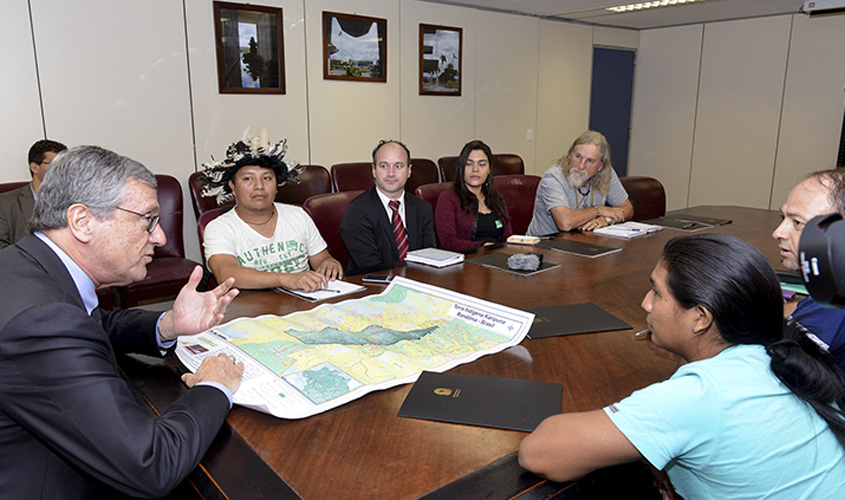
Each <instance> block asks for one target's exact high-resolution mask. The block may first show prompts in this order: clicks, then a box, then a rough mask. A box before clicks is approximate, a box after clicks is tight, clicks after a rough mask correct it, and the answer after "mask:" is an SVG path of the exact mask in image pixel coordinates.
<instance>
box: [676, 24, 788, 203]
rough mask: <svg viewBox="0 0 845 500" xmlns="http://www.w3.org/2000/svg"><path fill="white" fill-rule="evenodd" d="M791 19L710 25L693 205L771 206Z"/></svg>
mask: <svg viewBox="0 0 845 500" xmlns="http://www.w3.org/2000/svg"><path fill="white" fill-rule="evenodd" d="M791 21H792V16H778V17H767V18H760V19H750V20H743V21H732V22H723V23H713V24H708V25H706V26H705V28H704V48H703V50H702V60H701V78H700V79H699V91H698V115H697V117H696V126H695V137H694V139H693V156H692V175H691V178H690V196H689V203H690V205H704V204H708V203H713V204H721V205H730V204H737V205H739V204H741V205H743V206H749V207H757V208H768V207H769V193H770V191H771V185H772V176H773V174H774V164H775V152H776V150H777V132H778V122H779V117H780V107H781V99H782V96H783V85H784V76H785V71H786V55H787V50H788V47H789V31H790V25H791Z"/></svg>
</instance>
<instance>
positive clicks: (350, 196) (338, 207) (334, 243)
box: [303, 190, 363, 269]
mask: <svg viewBox="0 0 845 500" xmlns="http://www.w3.org/2000/svg"><path fill="white" fill-rule="evenodd" d="M362 192H363V191H360V190H357V191H341V192H339V193H329V194H318V195H317V196H312V197H310V198H308V199H307V200H305V204H304V205H303V208H304V209H305V211H306V212H308V215H310V216H311V219H312V220H313V221H314V224H315V225H316V226H317V229H318V230H319V231H320V235H322V236H323V239H324V240H326V244H327V245H328V246H329V253H330V254H332V257H334V258H335V259H337V260H338V261H339V262H340V264H341V266H343V268H344V269H346V264H347V263H348V262H349V253H348V252H347V251H346V246H344V244H343V240H342V239H341V238H340V222H341V220H343V212H345V211H346V206H347V205H349V202H350V201H352V200H354V199H355V197H356V196H358V195H359V194H361V193H362Z"/></svg>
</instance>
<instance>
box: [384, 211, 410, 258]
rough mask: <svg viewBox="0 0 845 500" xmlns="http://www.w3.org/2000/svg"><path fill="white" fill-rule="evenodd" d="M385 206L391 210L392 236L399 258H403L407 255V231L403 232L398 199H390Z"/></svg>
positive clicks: (403, 227)
mask: <svg viewBox="0 0 845 500" xmlns="http://www.w3.org/2000/svg"><path fill="white" fill-rule="evenodd" d="M387 206H388V207H390V209H391V210H393V237H394V238H395V239H396V249H397V250H399V260H405V256H406V255H408V233H406V232H405V226H404V225H403V224H402V218H401V217H399V201H398V200H390V202H388V204H387Z"/></svg>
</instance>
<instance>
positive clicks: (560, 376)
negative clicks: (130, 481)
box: [121, 207, 781, 500]
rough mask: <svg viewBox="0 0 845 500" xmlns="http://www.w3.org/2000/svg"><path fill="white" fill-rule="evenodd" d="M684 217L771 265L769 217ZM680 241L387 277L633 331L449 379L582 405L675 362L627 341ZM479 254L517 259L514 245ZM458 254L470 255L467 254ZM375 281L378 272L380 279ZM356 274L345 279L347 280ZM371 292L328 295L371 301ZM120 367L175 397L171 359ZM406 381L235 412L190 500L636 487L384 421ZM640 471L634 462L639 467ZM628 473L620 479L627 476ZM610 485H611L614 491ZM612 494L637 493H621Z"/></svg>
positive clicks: (500, 434) (257, 303) (164, 403)
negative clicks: (508, 266)
mask: <svg viewBox="0 0 845 500" xmlns="http://www.w3.org/2000/svg"><path fill="white" fill-rule="evenodd" d="M684 212H688V213H695V214H698V215H704V216H708V217H716V218H722V219H731V220H733V223H732V224H728V225H725V226H721V227H715V228H712V229H705V230H703V231H702V232H721V233H727V234H733V235H736V236H740V237H742V238H744V239H746V240H748V241H750V242H751V243H753V244H754V245H755V246H757V248H759V249H760V250H761V251H763V253H764V254H765V255H766V256H767V257H768V258H769V260H770V262H772V264H773V265H774V266H775V267H776V268H780V267H781V266H780V264H779V256H778V250H777V244H776V242H775V241H774V240H772V238H771V236H770V234H771V232H772V230H773V229H774V228H775V227H776V225H777V224H778V223H779V222H780V219H779V216H778V214H777V212H773V211H766V210H759V209H750V208H740V207H696V208H691V209H686V210H684ZM686 234H689V233H685V232H683V231H677V230H672V229H664V230H663V231H660V232H657V233H654V234H651V235H648V236H645V237H642V238H636V239H632V240H621V239H614V238H607V237H600V236H596V235H592V234H577V233H571V234H569V233H568V234H565V235H563V236H561V238H568V239H573V240H579V241H584V242H592V243H597V244H600V245H605V246H612V247H620V248H622V251H621V252H616V253H613V254H610V255H606V256H602V257H598V258H585V257H581V256H577V255H573V254H567V253H563V252H558V251H554V250H545V249H533V250H532V251H539V252H542V253H543V254H544V260H545V261H546V262H551V263H556V264H560V266H559V267H557V268H554V269H551V270H548V271H545V272H542V273H539V274H535V275H532V276H521V275H517V274H513V273H509V272H505V271H501V270H496V269H490V268H487V267H483V266H480V265H475V264H472V263H469V262H465V263H464V264H461V265H456V266H451V267H447V268H443V269H435V268H431V267H426V266H419V265H414V264H411V265H409V266H407V267H401V268H397V269H394V270H392V271H391V273H392V274H397V275H402V276H405V277H407V278H410V279H413V280H417V281H421V282H425V283H430V284H432V285H436V286H439V287H443V288H447V289H450V290H455V291H459V292H462V293H465V294H468V295H473V296H476V297H481V298H484V299H486V300H489V301H492V302H495V303H499V304H503V305H506V306H510V307H515V308H520V309H529V308H535V307H542V306H551V305H564V304H577V303H583V302H592V303H594V304H596V305H598V306H599V307H601V308H603V309H605V310H606V311H608V312H610V313H612V314H614V315H615V316H617V317H619V318H620V319H622V320H624V321H626V322H627V323H629V324H630V325H632V326H633V330H623V331H616V332H602V333H592V334H581V335H570V336H563V337H551V338H542V339H530V338H526V339H525V340H524V341H523V342H522V343H521V344H519V345H518V346H515V347H512V348H509V349H507V350H505V351H503V352H500V353H497V354H493V355H489V356H485V357H482V358H480V359H478V360H476V361H473V362H471V363H468V364H464V365H461V366H458V367H456V368H454V369H453V370H451V372H453V373H460V374H472V375H495V376H500V377H510V378H517V379H526V380H537V381H544V382H556V383H560V384H562V386H563V401H562V408H561V410H562V411H564V412H572V411H582V410H593V409H597V408H601V407H604V406H606V405H608V404H611V403H613V402H616V401H618V400H620V399H622V398H624V397H625V396H627V395H628V394H630V393H631V392H633V391H634V390H636V389H639V388H642V387H644V386H646V385H649V384H651V383H654V382H657V381H660V380H663V379H665V378H667V377H668V376H669V375H671V374H672V373H673V372H674V370H675V369H676V368H677V366H678V363H677V360H675V359H673V358H672V357H671V356H668V355H665V353H663V352H661V351H660V350H658V349H656V348H655V347H654V346H653V345H649V344H650V341H638V340H635V336H634V333H635V332H637V331H640V330H643V329H645V328H646V322H645V316H646V314H645V312H644V311H643V310H642V309H641V308H640V303H641V301H642V298H643V296H644V295H645V293H646V292H647V291H648V290H649V288H650V284H649V274H650V273H651V270H652V269H653V267H654V265H655V264H656V262H657V261H658V259H659V257H660V251H661V249H662V247H663V245H664V244H665V243H666V242H667V241H668V240H669V239H671V238H672V237H675V236H683V235H686ZM489 251H500V252H507V253H522V252H525V251H528V248H526V247H523V246H515V245H505V246H502V247H499V248H494V249H493V250H489ZM467 257H468V258H469V259H471V258H472V255H468V256H467ZM383 274H387V273H383ZM360 280H361V277H360V276H358V277H353V278H350V279H349V281H352V282H355V283H360V282H361V281H360ZM382 290H383V286H381V285H369V284H368V285H367V290H366V291H365V292H360V293H358V294H356V295H347V296H344V297H342V298H339V299H336V300H337V301H340V300H347V299H350V298H355V297H361V296H365V295H367V294H377V293H380V292H381V291H382ZM314 306H315V304H311V303H308V302H306V301H304V300H301V299H298V298H295V297H292V296H289V295H287V294H281V293H278V292H274V291H261V292H242V295H240V296H239V297H237V298H236V299H235V300H234V301H233V302H232V304H231V305H230V306H229V309H228V311H227V313H226V320H225V321H229V320H232V319H235V318H238V317H244V316H248V317H254V316H259V315H262V314H275V315H286V314H289V313H292V312H295V311H300V310H305V309H310V308H312V307H314ZM121 367H122V369H123V370H124V372H125V374H126V376H127V378H128V379H129V380H130V381H131V383H132V384H133V385H134V386H135V388H136V389H137V390H138V392H139V394H140V396H141V397H143V398H144V400H145V401H146V402H147V403H148V404H149V405H150V407H151V408H152V409H154V411H157V412H162V411H164V410H166V409H167V407H168V405H169V404H170V403H172V401H173V400H175V399H176V397H178V396H179V394H181V393H182V392H184V391H185V390H186V389H185V387H184V385H183V384H182V382H181V381H180V380H179V378H178V376H177V373H176V371H177V370H178V368H180V363H179V362H178V361H176V360H165V361H162V360H154V359H152V358H146V357H142V356H129V357H125V358H123V359H121ZM410 388H411V385H410V384H406V385H403V386H399V387H395V388H392V389H388V390H384V391H377V392H373V393H369V394H367V395H365V396H363V397H362V398H360V399H357V400H355V401H353V402H350V403H348V404H346V405H344V406H341V407H338V408H336V409H333V410H329V411H327V412H325V413H322V414H319V415H315V416H312V417H309V418H306V419H303V420H282V419H278V418H275V417H272V416H270V415H266V414H263V413H259V412H257V411H253V410H250V409H246V408H242V407H235V408H234V409H233V410H232V412H231V414H230V415H229V417H228V419H227V426H225V427H224V429H223V430H221V432H220V435H219V436H218V437H217V440H216V441H215V443H214V444H213V445H212V448H211V449H210V450H209V452H208V454H207V456H206V457H205V458H204V460H203V461H202V462H201V464H200V466H199V467H198V468H197V469H196V470H195V471H194V473H193V474H192V476H191V478H190V482H191V487H192V488H194V489H195V490H196V491H197V494H198V497H199V498H228V499H232V500H235V499H250V500H256V499H261V498H282V499H285V498H304V499H323V498H331V499H344V498H348V499H364V498H365V499H387V498H389V499H405V498H425V499H439V498H444V499H446V498H489V499H505V498H520V499H527V498H551V497H554V498H590V497H595V496H596V495H597V494H596V493H595V491H594V490H591V488H597V487H607V485H608V484H610V485H613V486H615V487H617V488H628V487H629V486H628V485H627V484H626V482H628V481H633V479H630V478H631V477H637V478H638V479H637V480H640V481H646V482H648V479H647V478H645V479H644V478H643V477H642V474H641V473H640V472H638V471H634V472H631V471H630V470H628V469H625V468H624V467H623V468H617V469H609V470H605V471H599V472H598V473H596V475H595V478H592V479H591V476H587V478H585V479H582V480H580V481H577V482H574V483H563V484H560V483H550V482H547V481H543V480H542V479H540V478H538V477H537V476H534V475H533V474H530V473H528V472H526V471H524V470H523V469H521V468H520V467H519V465H518V463H517V461H516V455H515V451H516V450H517V448H518V447H519V443H520V441H521V440H522V439H523V437H525V435H526V434H525V433H524V432H518V431H508V430H500V429H492V428H485V427H476V426H470V425H459V424H450V423H441V422H434V421H427V420H418V419H411V418H401V417H398V416H397V412H398V411H399V408H400V406H401V405H402V402H403V401H404V399H405V396H406V395H407V393H408V391H409V390H410ZM640 467H642V466H640ZM630 474H633V475H630ZM623 491H625V490H624V489H623ZM624 497H625V498H637V496H636V495H634V494H633V492H632V493H631V495H625V496H624Z"/></svg>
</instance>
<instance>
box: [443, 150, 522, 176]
mask: <svg viewBox="0 0 845 500" xmlns="http://www.w3.org/2000/svg"><path fill="white" fill-rule="evenodd" d="M490 162H491V163H492V164H493V165H492V167H493V175H494V176H497V175H523V174H525V162H523V161H522V157H521V156H519V155H515V154H513V153H501V154H495V153H494V154H493V157H492V158H490ZM437 165H438V166H439V167H440V178H441V179H442V180H444V181H450V182H451V181H453V180H455V172H457V170H458V157H457V156H444V157H442V158H440V159H439V160H437Z"/></svg>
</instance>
